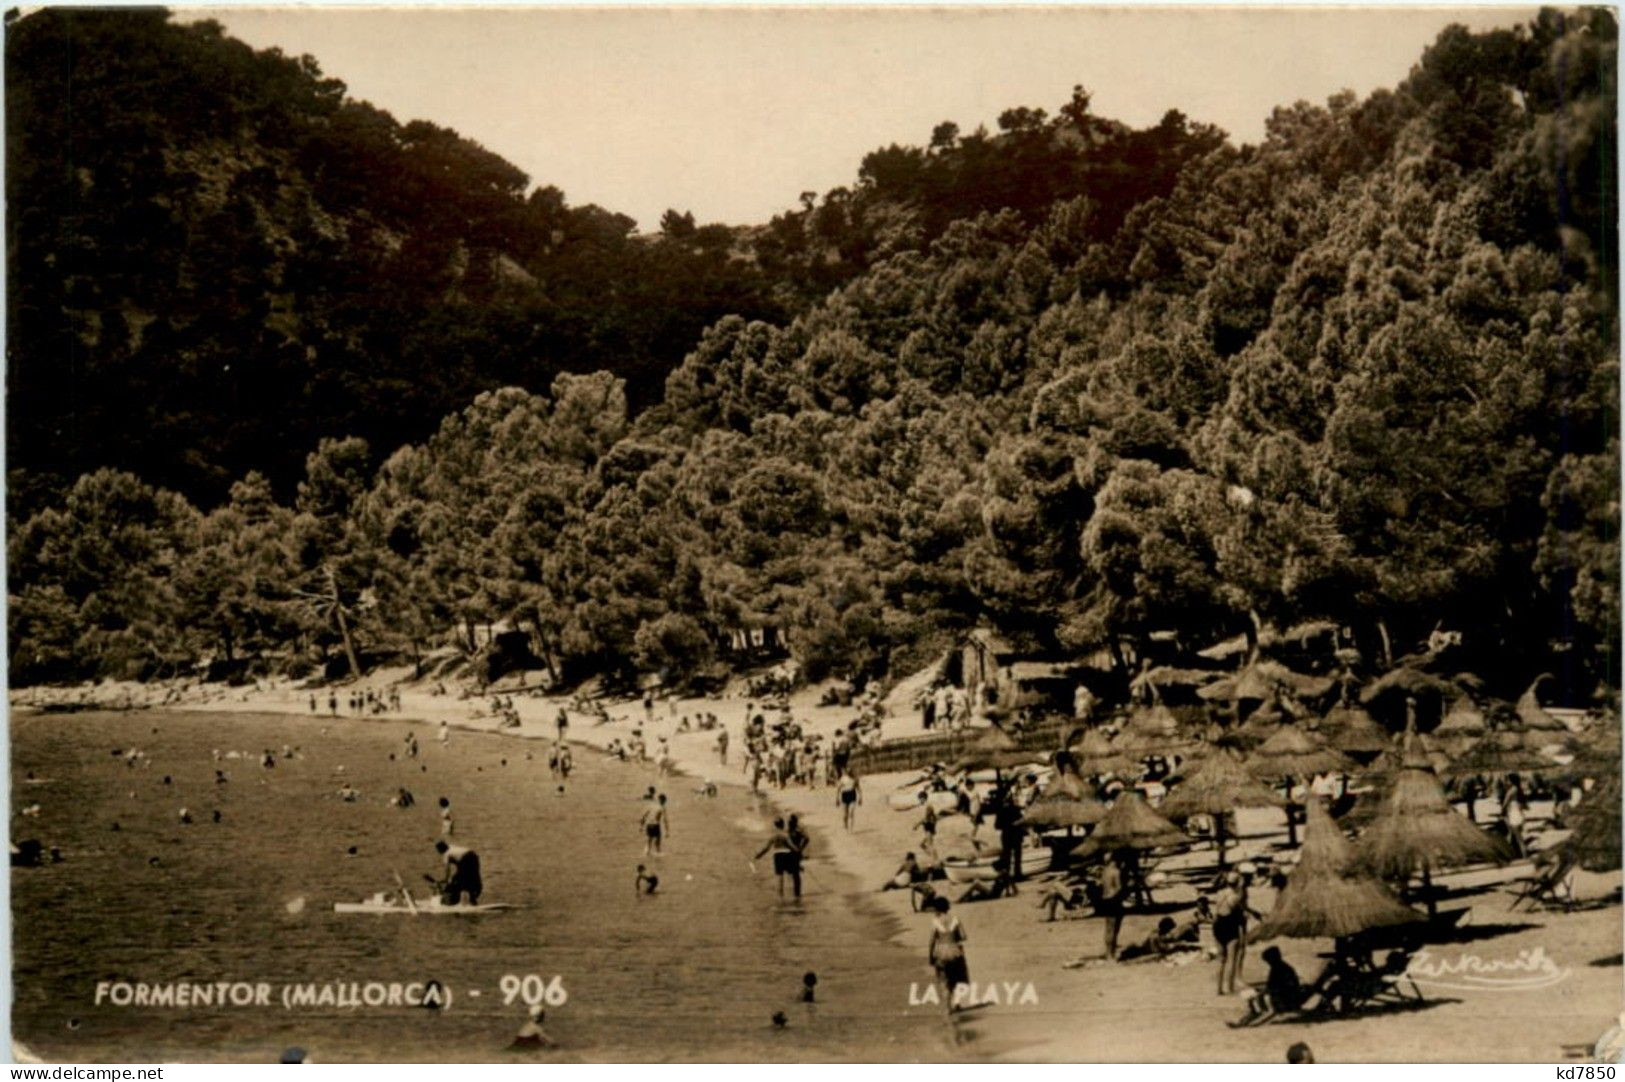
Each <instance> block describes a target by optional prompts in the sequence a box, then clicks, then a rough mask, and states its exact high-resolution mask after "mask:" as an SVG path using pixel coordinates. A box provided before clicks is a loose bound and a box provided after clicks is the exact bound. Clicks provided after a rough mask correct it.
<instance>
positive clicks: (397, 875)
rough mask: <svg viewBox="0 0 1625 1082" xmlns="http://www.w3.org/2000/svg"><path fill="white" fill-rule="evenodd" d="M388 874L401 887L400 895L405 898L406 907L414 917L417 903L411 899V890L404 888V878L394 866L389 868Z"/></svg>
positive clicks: (416, 912)
mask: <svg viewBox="0 0 1625 1082" xmlns="http://www.w3.org/2000/svg"><path fill="white" fill-rule="evenodd" d="M389 874H390V875H393V876H394V877H395V885H396V886H397V887H400V888H401V897H402V898H404V899H406V908H407V909H409V910H411V911H412V915H413V916H414V917H415V916H417V915H418V904H417V903H416V902H414V901H413V900H412V892H411V891H409V890H407V889H406V880H404V879H402V878H401V873H400V872H398V871H396V870H395V869H394V868H391V869H390V870H389Z"/></svg>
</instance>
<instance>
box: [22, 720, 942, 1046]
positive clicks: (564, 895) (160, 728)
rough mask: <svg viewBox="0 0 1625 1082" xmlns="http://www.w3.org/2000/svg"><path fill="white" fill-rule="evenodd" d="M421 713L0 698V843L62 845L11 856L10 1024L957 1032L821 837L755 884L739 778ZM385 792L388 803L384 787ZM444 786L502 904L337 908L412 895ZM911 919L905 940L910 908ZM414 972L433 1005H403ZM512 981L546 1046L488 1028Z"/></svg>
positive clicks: (509, 1010)
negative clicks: (568, 756)
mask: <svg viewBox="0 0 1625 1082" xmlns="http://www.w3.org/2000/svg"><path fill="white" fill-rule="evenodd" d="M436 731H437V729H436V727H435V726H434V725H432V724H413V723H409V722H404V721H398V720H370V719H369V720H363V719H357V718H349V717H341V718H329V717H325V716H322V717H315V716H312V717H308V718H304V717H276V716H263V715H241V714H206V713H83V714H19V715H14V716H13V720H12V771H13V777H12V807H13V820H12V822H13V841H16V840H19V839H21V838H37V839H39V840H40V841H41V842H43V843H44V844H45V845H46V846H48V847H49V846H57V847H59V848H60V849H61V851H62V855H63V860H62V862H61V863H55V864H47V865H46V866H44V867H39V868H17V869H13V871H12V919H13V926H14V954H13V958H14V970H13V981H14V985H13V987H14V990H15V1002H14V1008H13V1031H14V1034H15V1035H16V1037H17V1039H19V1040H20V1041H22V1042H24V1043H25V1044H26V1045H27V1046H29V1047H30V1048H32V1049H33V1050H35V1051H36V1052H38V1053H40V1054H41V1055H43V1056H46V1057H47V1058H51V1059H63V1060H80V1061H85V1060H102V1061H108V1060H112V1061H119V1060H122V1061H140V1060H155V1059H175V1060H188V1059H197V1060H224V1059H236V1060H250V1061H255V1060H257V1061H273V1062H274V1061H275V1060H276V1059H277V1058H278V1056H279V1055H280V1054H281V1053H282V1052H283V1050H284V1049H286V1048H288V1047H290V1046H298V1047H301V1048H303V1049H305V1050H307V1052H308V1053H309V1055H310V1056H311V1057H312V1058H313V1059H315V1060H329V1061H343V1060H436V1059H443V1060H468V1059H476V1060H480V1059H495V1060H503V1059H513V1058H522V1057H534V1056H538V1055H539V1056H542V1057H546V1058H551V1059H559V1060H733V1059H746V1060H768V1061H793V1060H871V1059H881V1060H914V1059H921V1060H937V1059H944V1058H963V1057H965V1056H966V1055H967V1054H974V1051H973V1050H972V1049H967V1048H965V1047H963V1046H960V1047H957V1048H956V1047H955V1046H954V1044H953V1042H952V1039H951V1036H950V1031H949V1030H948V1028H947V1026H946V1023H945V1022H944V1020H943V1014H942V1011H941V1009H940V1008H932V1007H922V1006H919V1005H911V1004H910V1002H909V994H908V993H909V988H910V985H911V983H919V982H924V981H927V980H929V979H930V972H929V970H928V969H927V968H926V966H925V963H924V959H923V953H924V952H923V948H922V950H920V951H918V952H915V951H910V950H904V949H902V948H900V947H898V946H895V945H893V944H892V943H891V942H890V941H889V940H890V937H891V935H892V934H893V933H894V932H895V931H896V929H895V928H894V927H891V926H890V925H889V923H888V921H887V919H886V918H884V917H881V916H879V915H878V914H876V913H874V912H872V911H870V910H868V909H866V903H865V898H864V891H863V890H862V889H861V888H862V886H863V885H860V884H856V883H854V882H852V881H850V880H848V879H845V878H843V877H841V876H839V875H837V874H836V873H835V872H834V870H833V867H832V866H831V865H830V864H828V863H827V862H825V861H822V860H820V859H819V852H818V849H819V839H817V838H815V839H814V842H813V849H812V859H811V860H810V862H809V866H808V875H807V877H806V882H805V894H804V897H803V898H802V899H801V900H800V901H799V902H797V901H794V900H789V899H786V900H780V899H779V898H778V897H777V895H776V892H775V887H774V880H773V876H772V875H771V864H770V861H769V860H763V861H758V862H757V863H756V869H755V871H754V872H753V871H752V868H751V866H750V863H749V858H751V856H752V855H753V854H754V852H755V851H756V850H757V849H758V848H760V846H761V843H762V842H763V841H764V840H765V838H766V837H767V830H768V824H769V821H770V819H771V817H772V815H773V809H772V807H771V805H768V804H766V803H764V802H762V801H761V800H760V799H759V798H756V797H753V796H751V795H749V794H748V793H745V792H743V791H741V790H738V789H735V788H723V789H722V790H721V791H720V792H719V794H718V795H717V796H715V797H711V798H707V797H703V796H700V795H698V794H696V793H695V792H694V788H695V785H694V783H693V782H692V781H691V780H689V779H686V778H683V777H681V776H673V777H667V778H657V777H656V776H655V775H654V774H653V773H652V772H651V771H650V770H648V769H646V768H641V767H636V766H630V765H627V764H622V763H618V762H613V761H610V760H607V759H606V758H604V757H603V756H601V755H600V754H598V753H596V752H593V751H590V750H587V749H583V748H579V747H578V748H576V749H575V753H574V754H575V763H576V769H575V771H574V773H573V774H572V775H571V776H570V779H569V781H568V782H567V783H561V782H560V781H559V780H558V779H557V778H555V777H553V776H552V774H551V773H550V772H549V769H548V763H547V758H548V748H549V746H550V744H549V743H544V742H542V741H537V740H520V739H514V738H510V737H504V736H498V735H495V734H488V733H472V732H467V731H459V730H452V732H451V737H450V740H449V742H448V743H447V744H446V745H445V746H442V745H441V744H440V743H439V742H438V741H437V739H436V737H435V734H436ZM409 732H415V733H416V734H417V742H418V748H419V753H418V756H417V758H415V759H414V758H411V757H409V756H408V754H407V745H406V742H405V737H406V735H407V734H408V733H409ZM284 748H286V749H288V750H291V751H292V752H293V755H292V757H291V758H288V757H285V756H284ZM132 749H133V750H136V751H138V752H140V753H141V754H140V756H139V757H138V758H136V760H135V763H136V765H128V764H127V756H128V753H129V752H130V751H131V750H132ZM267 751H269V752H271V754H272V756H273V757H274V762H275V765H274V766H272V767H266V766H263V765H262V763H261V756H262V755H263V754H264V753H265V752H267ZM217 756H218V757H217ZM217 771H218V772H220V774H219V775H217ZM29 775H32V778H30V777H29ZM222 776H223V778H224V780H223V781H222V780H221V777H222ZM166 779H167V781H166ZM345 783H348V784H349V785H350V786H352V787H353V788H354V789H356V790H358V791H359V794H360V795H359V797H358V798H357V799H356V800H355V801H354V802H346V801H345V800H344V799H342V798H341V796H340V795H339V790H340V788H341V786H343V785H344V784H345ZM561 784H562V785H563V788H562V790H561V788H560V785H561ZM650 785H654V786H656V787H657V788H658V789H659V790H660V791H662V792H665V793H666V794H667V796H668V799H669V811H668V817H669V820H670V824H671V830H670V836H669V838H668V839H667V841H666V844H665V852H664V853H662V854H660V855H658V856H651V857H646V856H645V855H644V838H643V831H642V829H641V827H640V823H639V819H640V816H641V814H642V812H643V811H644V809H645V808H646V807H647V806H648V805H647V804H646V803H645V802H644V801H643V800H642V799H641V798H642V795H643V793H644V792H645V790H646V789H647V788H648V786H650ZM403 787H404V788H406V789H408V790H409V791H410V792H411V793H412V795H413V797H414V800H415V803H414V805H413V806H412V807H410V808H405V809H403V808H400V807H396V806H392V805H391V804H390V802H389V801H390V798H391V797H393V796H396V795H397V793H398V790H399V789H401V788H403ZM440 797H446V798H448V799H449V800H450V802H451V812H452V823H453V835H452V839H451V840H452V841H454V842H456V843H459V844H462V845H468V846H472V847H473V848H474V849H476V850H477V851H478V852H479V853H480V855H481V858H482V863H483V867H484V879H485V894H484V897H483V898H482V901H485V902H503V903H509V904H512V905H514V906H517V907H518V908H517V909H514V910H512V911H508V912H503V913H495V914H489V915H481V916H416V917H414V916H410V915H396V914H389V915H371V914H355V915H350V914H343V915H341V914H336V913H335V912H334V911H333V903H335V902H339V901H360V900H362V899H363V898H364V897H366V896H367V895H369V894H371V893H373V892H375V891H380V890H385V889H389V888H392V887H393V886H394V884H395V876H396V875H399V876H400V877H401V878H402V880H403V881H404V882H406V883H407V884H409V885H410V886H412V887H413V888H414V891H415V893H417V894H419V895H420V896H421V895H423V894H425V893H427V892H428V890H429V885H428V884H427V883H426V882H425V881H424V878H423V877H424V876H425V875H426V874H432V873H436V872H438V870H439V858H438V856H437V854H436V853H435V851H434V848H433V844H434V842H435V840H436V839H437V838H438V837H439V836H440V832H441V816H440V812H439V808H438V806H437V802H438V799H439V798H440ZM34 804H38V805H39V811H38V814H37V815H33V816H29V817H19V815H18V814H17V813H18V812H19V811H20V810H21V809H23V808H26V807H29V806H31V805H34ZM182 808H185V809H186V810H187V812H188V814H189V816H190V818H191V820H192V821H191V822H190V823H184V822H182V821H181V814H180V813H181V809H182ZM216 812H218V813H219V821H216V819H215V813H216ZM115 824H116V826H117V829H115ZM639 863H643V864H646V865H648V867H649V869H650V870H651V871H652V872H654V873H655V874H656V875H658V876H659V878H660V886H659V889H658V891H657V892H656V893H655V894H654V895H653V896H644V895H640V894H638V893H637V891H636V889H635V885H634V876H635V869H636V866H637V865H638V864H639ZM919 931H920V939H921V940H922V944H923V940H924V936H925V927H924V925H923V918H922V926H921V928H920V929H919ZM807 973H813V974H815V975H816V978H817V983H816V986H815V993H814V998H813V1002H812V1003H810V1004H809V1003H806V1002H803V1001H802V996H801V993H802V989H803V976H804V974H807ZM430 982H435V984H434V987H435V988H437V989H444V990H445V992H446V993H449V998H450V1006H449V1007H446V1008H444V1009H433V1008H428V1007H423V1006H413V1005H410V1004H411V1003H412V1002H415V999H420V998H422V990H423V989H424V988H426V987H429V986H430ZM208 985H214V986H224V987H221V988H219V989H218V993H217V992H216V991H214V990H205V989H203V988H201V987H199V986H208ZM137 989H145V990H144V991H143V992H141V993H140V996H141V998H142V999H144V1000H145V1001H146V1002H144V1003H141V1002H137V1000H136V996H137V991H136V990H137ZM392 989H393V991H391V990H392ZM413 989H416V990H417V995H416V997H414V996H413V995H412V994H411V993H412V990H413ZM431 998H433V997H431ZM535 998H541V999H542V1000H543V1001H544V1005H545V1006H546V1009H547V1011H548V1016H547V1019H546V1022H545V1024H544V1028H545V1029H546V1030H547V1031H548V1033H549V1034H550V1035H551V1036H552V1037H553V1038H554V1039H555V1040H557V1041H558V1042H559V1043H560V1044H561V1045H562V1047H561V1048H560V1049H559V1050H558V1051H556V1052H544V1053H535V1052H528V1053H515V1052H509V1051H507V1050H506V1046H507V1044H508V1042H509V1040H510V1039H511V1037H512V1035H513V1034H514V1032H515V1031H516V1029H517V1028H518V1026H519V1025H520V1023H521V1022H522V1021H523V1020H524V1016H525V1006H526V1002H527V1001H528V1000H531V999H535ZM154 1000H157V1001H158V1003H157V1004H156V1005H155V1004H154V1002H153V1001H154ZM183 1002H184V1004H185V1005H184V1006H182V1005H181V1004H182V1003H183ZM775 1013H781V1014H782V1015H783V1025H775V1024H774V1022H773V1021H772V1018H773V1016H774V1014H775Z"/></svg>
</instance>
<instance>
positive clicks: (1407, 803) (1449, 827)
mask: <svg viewBox="0 0 1625 1082" xmlns="http://www.w3.org/2000/svg"><path fill="white" fill-rule="evenodd" d="M1411 762H1412V763H1414V762H1415V760H1414V759H1413V760H1412V761H1411ZM1505 859H1506V850H1505V849H1504V848H1503V847H1502V846H1501V844H1500V843H1499V842H1497V841H1496V840H1495V839H1494V838H1491V837H1490V836H1489V835H1488V834H1485V833H1484V832H1483V831H1482V830H1480V829H1478V827H1477V826H1475V825H1473V823H1472V822H1470V821H1469V820H1468V819H1467V817H1466V816H1465V815H1462V814H1461V813H1460V812H1458V811H1456V809H1455V808H1453V807H1451V806H1450V802H1449V801H1448V800H1446V799H1445V795H1444V790H1443V789H1442V788H1441V787H1440V785H1439V779H1438V778H1437V777H1435V776H1434V773H1433V771H1432V770H1430V769H1427V768H1425V767H1422V766H1417V765H1406V766H1405V767H1403V768H1402V769H1401V770H1400V771H1399V775H1398V776H1397V777H1396V778H1395V779H1394V784H1393V786H1392V787H1391V788H1390V789H1389V791H1388V795H1387V796H1386V797H1385V798H1384V800H1383V802H1382V804H1381V806H1380V807H1379V808H1378V810H1377V814H1376V817H1375V818H1373V819H1372V820H1371V824H1370V825H1369V826H1368V827H1366V829H1365V833H1363V834H1361V835H1360V844H1359V847H1358V849H1357V851H1356V861H1357V863H1358V864H1359V866H1360V867H1361V868H1363V869H1365V870H1367V871H1370V872H1372V873H1374V874H1376V875H1380V876H1383V877H1384V878H1388V879H1401V880H1407V879H1409V878H1410V877H1411V876H1412V875H1414V874H1416V873H1418V872H1420V873H1421V876H1422V890H1423V893H1424V895H1425V896H1426V899H1427V907H1428V916H1430V917H1431V916H1433V915H1434V914H1435V912H1436V906H1435V902H1434V899H1433V892H1432V888H1433V879H1432V873H1433V870H1434V869H1435V868H1447V867H1451V866H1454V865H1457V864H1470V863H1473V862H1475V861H1480V860H1493V861H1501V860H1505Z"/></svg>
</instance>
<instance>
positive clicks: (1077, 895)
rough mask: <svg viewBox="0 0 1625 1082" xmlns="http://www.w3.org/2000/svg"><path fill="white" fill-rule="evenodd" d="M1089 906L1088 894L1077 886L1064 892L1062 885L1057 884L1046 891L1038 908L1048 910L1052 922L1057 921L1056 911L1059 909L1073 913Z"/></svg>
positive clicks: (1039, 901)
mask: <svg viewBox="0 0 1625 1082" xmlns="http://www.w3.org/2000/svg"><path fill="white" fill-rule="evenodd" d="M1088 905H1089V895H1088V892H1087V891H1085V890H1084V889H1083V887H1082V886H1081V885H1077V884H1074V885H1073V886H1072V888H1071V889H1069V890H1064V891H1063V890H1062V889H1061V887H1060V884H1056V885H1054V886H1052V887H1050V888H1049V890H1047V891H1045V892H1044V896H1043V897H1042V898H1040V899H1039V900H1038V908H1040V909H1045V910H1048V911H1049V912H1048V919H1049V920H1051V921H1053V920H1055V911H1056V910H1057V909H1064V910H1066V911H1067V912H1068V913H1071V912H1073V911H1075V910H1079V909H1083V908H1085V907H1087V906H1088Z"/></svg>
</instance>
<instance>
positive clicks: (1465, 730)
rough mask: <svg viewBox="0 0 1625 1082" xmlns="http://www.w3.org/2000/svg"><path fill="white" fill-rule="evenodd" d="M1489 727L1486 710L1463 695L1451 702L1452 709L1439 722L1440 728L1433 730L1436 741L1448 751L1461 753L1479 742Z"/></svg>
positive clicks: (1454, 753)
mask: <svg viewBox="0 0 1625 1082" xmlns="http://www.w3.org/2000/svg"><path fill="white" fill-rule="evenodd" d="M1489 729H1490V726H1489V722H1488V721H1486V720H1485V719H1484V712H1483V711H1482V710H1480V709H1479V708H1478V707H1477V705H1475V704H1474V702H1473V700H1472V699H1470V698H1469V697H1467V696H1466V695H1463V696H1461V697H1460V698H1459V699H1457V700H1456V701H1455V702H1453V703H1451V704H1450V709H1449V710H1446V711H1445V714H1444V718H1443V720H1441V721H1440V722H1439V725H1438V728H1436V729H1434V730H1433V734H1432V735H1433V739H1434V741H1435V742H1436V743H1438V744H1439V745H1440V746H1441V747H1443V748H1444V750H1445V751H1446V752H1448V753H1450V754H1451V755H1461V754H1462V753H1463V752H1465V751H1466V750H1467V749H1468V748H1470V747H1472V746H1473V745H1474V744H1476V743H1478V741H1479V740H1480V739H1481V738H1482V737H1483V736H1484V734H1485V733H1487V732H1489Z"/></svg>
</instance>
